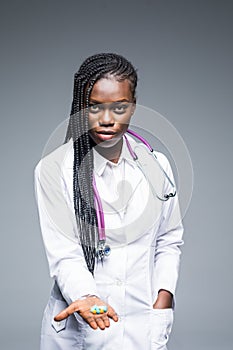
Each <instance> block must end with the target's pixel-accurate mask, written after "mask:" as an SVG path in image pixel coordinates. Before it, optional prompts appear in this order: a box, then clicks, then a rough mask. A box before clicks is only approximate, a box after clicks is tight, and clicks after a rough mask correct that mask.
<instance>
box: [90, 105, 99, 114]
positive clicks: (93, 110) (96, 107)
mask: <svg viewBox="0 0 233 350" xmlns="http://www.w3.org/2000/svg"><path fill="white" fill-rule="evenodd" d="M89 111H90V112H91V113H98V112H99V111H100V106H99V105H98V104H90V105H89Z"/></svg>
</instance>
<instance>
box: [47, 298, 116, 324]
mask: <svg viewBox="0 0 233 350" xmlns="http://www.w3.org/2000/svg"><path fill="white" fill-rule="evenodd" d="M94 305H97V306H102V305H106V303H105V302H103V301H102V300H101V299H99V298H98V297H87V298H85V299H80V300H76V301H74V302H73V303H71V304H70V305H69V306H68V307H67V308H66V309H64V310H62V311H61V312H60V313H59V314H58V315H56V316H55V317H54V320H55V321H62V320H64V319H65V318H67V317H69V316H70V315H72V314H73V313H75V312H78V314H79V315H80V316H81V317H82V318H83V319H84V320H85V321H86V322H87V323H88V324H89V326H90V327H91V328H93V329H97V328H100V329H102V330H104V329H105V328H106V327H109V326H110V321H109V319H110V318H111V319H113V321H115V322H117V321H118V316H117V314H116V312H115V310H114V309H113V308H112V307H111V306H110V305H107V307H108V310H107V312H105V313H103V314H96V315H94V314H93V313H92V312H90V309H91V307H93V306H94Z"/></svg>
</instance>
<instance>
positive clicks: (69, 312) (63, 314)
mask: <svg viewBox="0 0 233 350" xmlns="http://www.w3.org/2000/svg"><path fill="white" fill-rule="evenodd" d="M77 310H78V306H77V304H76V303H72V304H70V306H68V307H67V308H66V309H64V310H62V311H61V312H60V313H59V314H57V315H56V316H55V317H54V320H55V321H62V320H64V319H66V318H67V317H69V316H70V315H72V314H73V313H74V312H76V311H77Z"/></svg>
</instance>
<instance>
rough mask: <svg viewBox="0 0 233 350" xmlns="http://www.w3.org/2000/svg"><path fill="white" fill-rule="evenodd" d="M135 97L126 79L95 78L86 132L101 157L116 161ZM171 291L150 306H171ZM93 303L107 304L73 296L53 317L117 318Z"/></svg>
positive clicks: (100, 321)
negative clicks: (96, 311) (98, 311)
mask: <svg viewBox="0 0 233 350" xmlns="http://www.w3.org/2000/svg"><path fill="white" fill-rule="evenodd" d="M135 103H136V100H135V98H134V97H133V96H132V91H131V86H130V82H129V81H128V80H127V79H126V80H123V81H120V82H119V81H117V80H116V78H114V77H111V76H110V77H108V78H102V79H100V80H98V81H97V82H96V83H95V85H94V87H93V90H92V92H91V96H90V110H89V128H90V130H89V134H90V136H91V138H92V139H93V141H94V142H95V144H96V147H95V149H96V150H97V152H99V153H100V154H101V155H102V156H103V157H105V158H107V159H108V160H110V161H111V162H114V163H117V162H118V160H119V157H120V154H121V148H122V137H123V135H124V133H125V132H126V130H127V128H128V125H129V122H130V119H131V117H132V115H133V113H134V110H135ZM172 302H173V295H172V294H171V293H170V292H169V291H167V290H164V289H161V290H160V291H159V293H158V296H157V299H156V301H155V303H154V304H153V308H154V309H166V308H171V307H172ZM94 305H98V306H101V305H107V304H106V303H105V302H104V301H103V300H101V299H100V298H98V297H93V296H90V297H87V298H85V299H83V300H79V299H78V300H76V301H74V302H73V303H71V304H70V305H69V306H68V307H67V308H66V309H64V310H63V311H61V312H60V313H59V314H58V315H56V316H55V317H54V320H55V321H61V320H64V319H65V318H67V317H69V316H70V315H72V314H73V313H75V312H77V313H79V315H80V316H81V317H82V318H83V319H84V320H85V321H86V322H87V323H88V324H89V326H90V327H91V328H93V329H97V328H100V329H102V330H104V329H105V328H108V327H109V326H110V319H112V320H113V321H115V322H117V321H118V316H117V314H116V312H115V310H114V309H113V308H112V307H111V306H110V305H107V306H108V310H107V312H105V313H103V314H99V315H93V314H92V313H91V312H90V309H91V307H92V306H94Z"/></svg>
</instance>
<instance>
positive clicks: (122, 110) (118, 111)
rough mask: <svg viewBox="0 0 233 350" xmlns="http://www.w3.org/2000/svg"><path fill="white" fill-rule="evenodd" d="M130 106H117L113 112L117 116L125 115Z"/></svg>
mask: <svg viewBox="0 0 233 350" xmlns="http://www.w3.org/2000/svg"><path fill="white" fill-rule="evenodd" d="M128 106H129V105H128V104H126V103H125V104H122V105H116V106H115V107H114V108H113V110H114V112H115V113H116V114H123V113H125V112H126V110H127V108H128Z"/></svg>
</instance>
